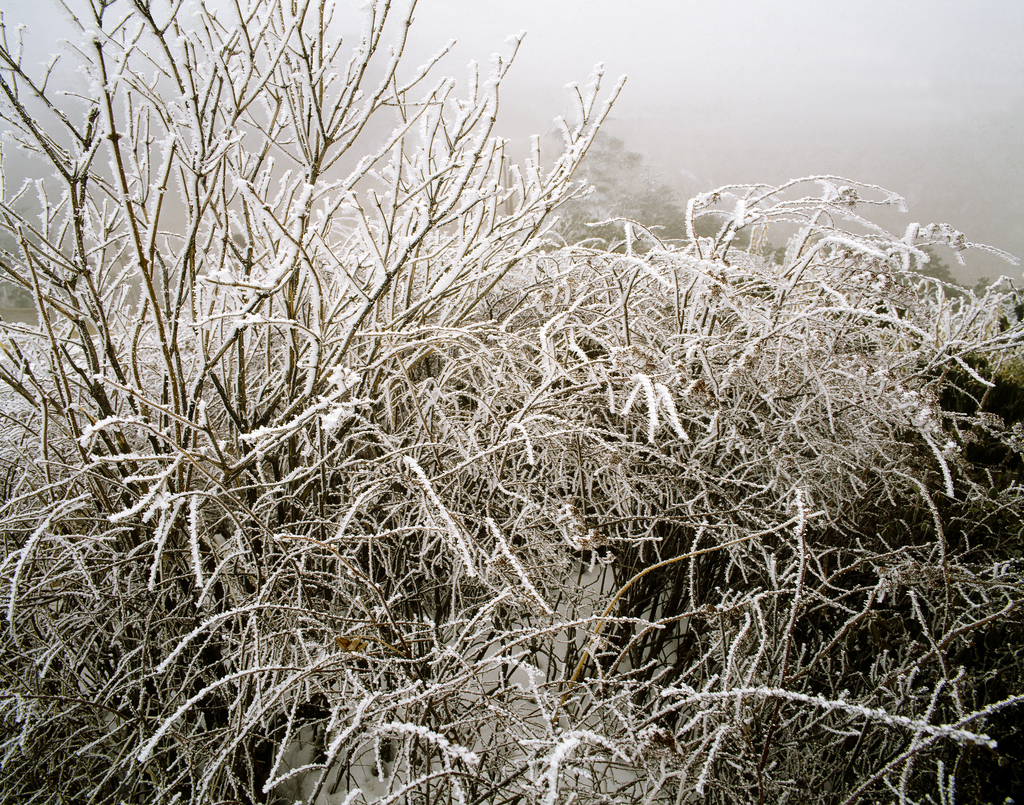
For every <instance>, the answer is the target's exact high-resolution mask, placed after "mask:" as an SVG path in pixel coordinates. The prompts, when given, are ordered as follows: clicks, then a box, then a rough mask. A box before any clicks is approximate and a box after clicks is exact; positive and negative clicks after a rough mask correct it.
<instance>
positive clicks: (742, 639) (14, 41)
mask: <svg viewBox="0 0 1024 805" xmlns="http://www.w3.org/2000/svg"><path fill="white" fill-rule="evenodd" d="M411 15H412V10H410V11H409V12H408V13H407V14H406V15H404V16H402V17H401V18H399V19H394V13H393V12H392V10H391V4H390V3H388V2H376V3H372V4H370V5H369V6H368V7H367V9H366V25H365V28H364V30H363V32H362V34H361V37H360V38H359V39H358V41H357V42H356V43H355V46H354V47H353V48H351V50H349V49H348V47H347V46H346V47H344V48H343V46H342V45H341V44H338V39H337V37H336V36H334V35H329V32H330V31H331V30H332V17H331V6H330V5H329V4H327V3H323V4H316V3H314V2H309V3H303V2H301V0H300V2H252V3H236V4H233V5H230V6H229V5H224V6H223V7H221V6H218V7H217V8H216V9H215V8H213V7H212V6H205V5H203V4H173V5H172V6H171V7H169V8H165V7H154V6H151V5H146V4H145V3H143V2H142V0H137V2H135V3H127V2H115V3H103V4H99V3H96V4H93V5H91V6H89V7H88V8H87V9H85V10H84V11H83V12H82V13H81V15H80V16H79V17H78V18H77V24H78V26H79V30H80V34H81V35H80V39H79V41H78V42H77V44H76V46H75V48H74V55H75V58H77V60H78V66H79V67H80V69H81V72H82V73H83V74H84V75H85V76H86V77H87V79H88V81H87V83H86V85H85V88H84V89H83V90H82V91H81V92H78V93H76V94H75V96H74V97H67V96H64V95H61V94H60V93H59V92H57V91H56V90H55V88H54V87H53V86H52V82H50V81H48V80H47V74H45V73H44V74H42V75H36V74H34V73H33V71H32V70H31V69H29V67H28V65H26V64H25V63H24V61H23V59H22V56H21V50H20V44H19V39H18V37H20V35H21V34H20V31H15V30H12V29H10V28H7V27H5V28H4V29H3V40H2V43H0V91H2V96H3V105H2V115H3V119H4V121H5V123H6V125H7V126H8V127H9V128H10V129H11V134H10V135H9V139H8V147H11V146H12V145H13V146H15V147H18V148H23V149H28V150H29V151H32V152H34V153H35V154H36V155H37V156H38V157H40V158H42V159H43V160H44V161H45V162H46V163H47V164H48V165H49V166H50V169H51V173H52V175H50V176H47V177H45V178H43V179H41V180H38V181H29V182H25V183H24V184H21V185H18V184H16V183H12V178H13V177H11V176H10V175H8V176H6V177H5V178H6V185H5V187H4V188H3V192H4V196H3V197H2V198H0V227H2V228H3V230H4V232H5V233H6V237H5V239H4V241H3V242H4V243H5V244H8V243H10V244H16V246H14V245H11V246H9V247H5V249H4V251H3V253H2V254H0V273H2V274H3V279H4V280H5V281H7V282H9V283H11V284H13V285H14V286H16V287H18V288H20V289H21V290H22V292H23V293H26V294H30V295H31V298H32V299H33V300H34V304H35V306H36V311H37V317H38V320H37V323H36V324H35V325H25V324H15V323H3V324H0V350H2V353H0V354H2V357H0V381H2V383H3V385H4V393H3V398H2V404H3V411H2V413H3V421H2V422H3V424H2V428H3V431H4V438H3V443H2V445H0V449H2V451H3V455H2V459H3V472H4V475H3V484H4V486H3V499H2V503H0V518H2V523H3V527H2V529H0V531H2V534H3V550H2V554H0V583H2V587H0V589H2V599H0V600H2V604H3V610H4V612H3V617H4V622H3V629H2V631H0V644H2V654H0V657H2V659H0V712H2V715H3V730H2V733H0V751H2V755H0V757H2V765H0V785H2V787H3V790H4V792H5V794H6V795H7V796H8V797H9V798H11V799H12V800H23V801H38V802H54V803H56V802H66V801H74V802H98V803H111V804H113V803H122V802H139V803H155V802H168V803H170V802H197V803H205V802H245V803H250V802H253V803H254V802H282V803H283V802H294V801H296V800H298V801H302V802H309V803H356V802H372V801H378V802H382V803H398V802H401V803H427V802H436V801H441V800H443V801H456V802H465V803H473V805H482V804H483V803H499V802H531V803H532V802H536V803H557V802H569V801H573V802H578V803H583V802H594V803H597V802H624V803H632V802H651V803H653V802H666V803H667V802H691V801H709V802H721V803H734V802H735V803H740V802H752V801H758V802H777V801H785V800H786V799H787V798H788V799H793V800H796V799H801V798H803V799H807V800H811V801H816V802H836V803H854V802H859V801H884V800H892V801H898V802H928V801H931V802H949V801H952V797H953V794H954V791H955V790H956V784H957V780H958V779H962V778H963V777H964V776H965V769H967V770H969V768H970V767H971V762H972V758H973V757H974V755H973V754H972V753H976V752H977V751H978V747H981V748H984V747H990V748H991V747H993V746H994V744H995V742H994V740H993V738H992V737H991V736H990V735H989V734H988V733H986V729H987V727H988V725H989V724H996V723H997V720H998V718H1000V717H1001V716H1002V715H1004V714H1006V713H1007V712H1013V708H1015V707H1017V706H1018V705H1019V702H1020V700H1021V693H1022V688H1021V685H1020V680H1019V670H1018V671H1017V673H1018V677H1017V678H1011V676H1010V674H1009V672H1006V675H1005V679H1006V683H1005V685H1004V689H1001V690H1000V691H999V695H998V696H997V695H995V694H993V690H994V689H993V688H992V686H991V685H990V684H989V682H987V681H986V680H988V679H989V677H988V676H986V674H988V673H989V671H990V670H991V669H993V668H996V667H997V665H998V668H999V669H1006V668H1008V667H1009V665H1007V664H1004V665H999V664H998V663H997V662H996V660H992V662H989V664H988V665H987V666H984V667H982V666H976V665H971V664H970V662H969V661H968V659H967V658H968V657H969V655H970V653H971V651H972V645H973V641H975V640H986V639H987V638H988V636H989V635H991V634H994V633H995V632H994V631H993V630H996V629H1003V630H1006V629H1008V628H1010V625H1012V623H1013V622H1014V621H1013V618H1014V616H1015V613H1017V612H1018V608H1019V606H1020V600H1021V589H1022V586H1021V565H1020V562H1019V559H1015V558H1014V557H1013V554H1012V550H1011V547H1012V543H1013V540H1014V539H1016V540H1017V541H1018V543H1017V544H1019V538H1020V513H1021V509H1022V504H1024V500H1022V495H1021V489H1020V487H1019V486H1018V485H1016V484H1015V483H1012V482H1011V483H1009V484H1004V485H1003V490H1002V493H1001V494H1000V495H998V496H996V495H993V494H991V493H990V492H991V489H992V487H993V483H994V481H993V478H992V474H991V472H988V475H986V470H985V468H983V467H980V465H978V464H977V462H972V461H971V460H969V459H968V457H967V455H966V447H968V446H969V445H970V444H972V443H976V442H978V441H979V440H982V439H984V440H987V442H986V443H987V444H990V445H993V446H994V448H993V449H995V448H996V447H997V448H998V449H1000V450H1002V451H1003V452H1002V455H1003V456H1004V458H1005V460H1006V461H1007V462H1012V461H1016V460H1017V459H1016V458H1015V457H1016V456H1017V454H1018V450H1019V449H1020V448H1021V445H1022V443H1024V437H1022V436H1021V433H1020V432H1019V428H1017V429H1014V428H1013V427H1012V424H1013V423H1009V422H1004V421H1001V420H999V419H998V417H996V416H995V415H994V413H993V412H992V411H991V410H990V409H989V408H988V407H987V406H988V390H990V389H992V388H994V387H996V385H997V384H998V383H999V382H1001V381H1000V378H1002V377H1005V376H1007V373H1008V372H1009V368H1012V367H1013V366H1015V365H1017V364H1016V363H1015V361H1019V358H1018V357H1017V355H1018V350H1019V342H1020V338H1021V326H1020V325H1019V323H1015V322H1014V321H1013V320H1014V319H1015V316H1014V315H1013V310H1012V303H1013V302H1014V300H1015V297H1013V295H1012V292H1003V291H1000V290H999V289H998V288H992V289H991V290H989V291H988V292H987V294H986V296H985V297H984V298H978V297H976V296H975V295H974V294H971V293H965V294H964V295H963V296H962V297H961V298H959V299H956V300H949V299H948V298H946V296H945V295H944V294H943V289H942V286H941V283H939V284H936V283H932V282H930V281H929V280H927V279H926V278H922V277H920V276H919V275H917V274H915V273H914V271H913V268H914V267H915V266H916V265H918V263H919V261H921V260H922V259H923V256H924V252H923V251H922V249H923V248H924V247H925V246H941V245H945V246H949V247H952V248H953V249H954V250H956V253H957V254H959V252H960V251H962V250H963V249H966V248H967V247H968V246H970V245H971V244H968V243H967V242H966V241H965V240H964V238H963V236H962V235H960V234H959V233H958V232H955V231H954V230H952V229H951V228H949V227H946V226H931V227H922V226H917V225H913V226H911V227H910V228H909V229H908V230H907V231H906V232H905V233H904V234H902V235H892V234H890V233H888V232H886V231H884V230H883V229H881V228H880V227H878V226H875V225H874V224H872V223H871V222H870V215H869V212H870V210H871V209H872V207H873V206H878V205H892V204H899V203H900V200H899V199H898V197H896V196H895V195H893V194H891V193H887V192H885V191H882V190H880V189H879V188H874V187H870V186H865V185H858V184H855V183H852V182H847V181H842V180H837V179H834V178H832V177H814V178H812V179H808V180H803V181H798V182H793V183H790V184H788V185H785V186H782V187H766V186H747V187H730V188H722V189H721V190H719V191H716V192H715V193H711V194H706V195H704V196H700V197H698V198H696V199H694V200H692V201H691V202H690V204H689V206H688V208H687V211H686V215H685V224H686V233H687V238H686V240H685V242H684V243H683V244H682V245H681V246H667V245H666V244H665V243H664V242H662V241H661V240H659V238H658V237H657V233H656V232H651V231H648V230H646V229H644V228H643V227H642V226H641V225H640V224H641V223H642V222H640V223H630V222H626V223H624V224H623V225H622V233H623V234H622V240H623V244H624V245H623V251H622V252H621V253H608V252H602V251H593V250H585V249H579V248H577V249H574V250H561V251H553V250H552V248H551V246H550V244H549V243H548V241H547V240H546V237H545V234H546V231H547V229H546V228H547V227H548V226H550V224H551V221H552V218H553V216H552V213H553V212H554V211H555V210H556V209H557V208H558V207H559V205H561V204H562V203H563V202H566V201H567V200H569V199H571V198H572V197H573V194H574V193H576V192H577V190H578V188H577V186H576V185H575V184H574V181H573V176H574V173H575V171H576V169H577V167H578V165H579V163H580V160H581V159H582V158H583V157H584V156H585V154H586V152H587V149H588V148H589V146H590V144H591V142H592V141H593V137H594V136H595V133H596V131H597V128H598V126H599V125H600V123H601V121H602V120H603V119H604V117H605V115H606V113H607V110H608V108H609V104H610V103H611V101H612V100H613V99H614V97H615V95H616V94H617V92H618V86H616V87H615V88H613V89H612V90H611V91H610V92H608V93H606V95H607V97H606V98H604V99H603V100H602V97H601V76H600V75H599V74H598V75H596V76H595V77H594V79H593V80H592V82H591V84H590V85H589V87H588V88H587V90H586V91H584V92H581V93H580V94H579V97H578V100H579V105H580V108H579V110H578V113H577V117H576V120H577V122H576V123H574V124H572V125H570V124H565V123H562V126H561V127H562V132H563V141H562V149H561V151H560V152H559V153H556V154H554V155H552V158H551V159H550V161H549V162H547V163H545V162H544V161H543V160H542V155H541V153H540V146H539V140H537V141H535V144H534V149H533V152H532V154H531V156H530V157H529V158H527V159H526V160H525V161H524V162H523V164H521V165H516V164H511V162H510V160H509V159H508V157H507V156H506V154H505V141H504V140H502V139H500V138H499V137H497V136H495V134H494V131H493V127H494V123H495V117H496V112H497V104H498V97H499V88H500V86H501V82H502V80H503V78H504V77H505V75H506V71H507V70H508V68H509V64H510V61H511V56H512V55H514V52H515V49H516V48H517V47H518V40H513V41H512V42H511V43H510V45H509V47H510V54H509V55H508V56H505V57H498V56H496V57H494V58H493V59H492V61H491V64H490V67H489V68H488V71H485V72H483V73H481V72H480V71H479V70H478V69H477V68H476V67H475V66H473V67H471V68H470V76H469V81H468V83H467V90H466V93H465V96H464V97H463V96H459V95H457V94H456V91H455V84H454V82H453V81H452V80H450V79H447V78H441V79H435V78H433V77H432V75H433V68H434V67H435V66H436V60H435V61H433V62H431V63H430V64H428V65H426V66H424V67H422V68H419V69H415V70H411V71H408V70H407V69H406V68H405V67H404V66H403V63H402V52H403V48H404V43H405V41H406V34H407V31H408V28H409V25H410V24H411V21H412V16H411ZM438 58H440V57H438ZM381 131H390V134H386V135H381V134H380V132H381ZM26 210H28V211H26ZM702 221H704V222H705V223H704V224H702V223H701V222H702ZM707 222H713V223H714V226H711V227H710V228H708V226H707ZM707 231H716V232H718V234H717V236H715V237H701V236H700V235H701V233H702V232H707ZM778 232H782V233H787V234H789V233H792V232H796V234H795V235H794V236H793V237H792V238H791V239H790V242H789V247H788V249H787V251H786V256H785V259H784V260H783V261H782V262H781V263H779V262H777V261H775V260H774V259H771V260H770V259H766V258H765V256H764V255H763V254H762V251H763V250H759V249H761V247H759V245H758V244H761V245H762V246H763V244H764V243H766V242H768V241H767V239H768V237H769V236H770V235H771V234H778ZM747 233H750V234H749V237H747ZM776 242H778V240H776ZM741 243H742V244H748V245H744V246H742V247H740V246H739V244H741ZM950 395H953V396H956V395H959V396H956V400H957V401H958V402H957V405H955V406H954V405H952V404H946V403H944V402H943V401H944V400H951V399H953V397H952V396H950ZM1007 466H1009V465H1007ZM1008 542H1009V543H1010V544H1011V547H1008V544H1007V543H1008ZM997 659H998V661H999V662H1004V660H1005V659H1006V655H1005V653H1003V654H999V655H998V658H997ZM986 669H988V670H986ZM986 751H987V750H986Z"/></svg>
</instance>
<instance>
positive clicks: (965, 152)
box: [4, 0, 1024, 284]
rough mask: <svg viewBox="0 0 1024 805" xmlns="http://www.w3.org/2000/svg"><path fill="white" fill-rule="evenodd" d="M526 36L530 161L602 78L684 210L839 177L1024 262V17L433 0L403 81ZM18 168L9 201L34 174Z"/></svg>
mask: <svg viewBox="0 0 1024 805" xmlns="http://www.w3.org/2000/svg"><path fill="white" fill-rule="evenodd" d="M4 5H5V6H6V8H5V10H4V15H5V19H6V21H7V23H8V24H11V23H14V22H24V23H25V24H26V25H27V26H28V30H27V32H26V42H28V43H30V50H29V51H28V52H29V53H30V54H31V56H32V58H36V59H38V61H40V62H42V60H43V59H44V58H45V56H46V54H47V52H54V51H58V50H67V45H66V44H65V45H61V44H60V42H59V40H61V39H62V38H68V39H71V40H76V39H77V38H78V36H79V35H77V34H75V33H74V32H73V29H72V27H71V26H70V25H69V24H68V23H66V22H65V21H64V20H65V18H66V16H67V14H66V12H65V11H63V10H62V9H61V8H60V7H59V5H58V4H57V3H56V2H55V0H32V1H31V2H28V1H27V0H13V2H12V0H6V2H5V4H4ZM362 5H363V4H361V3H357V2H348V1H347V0H342V1H341V2H339V4H338V21H337V30H338V35H341V36H342V37H343V38H349V39H350V41H353V43H354V36H353V34H355V33H356V32H357V31H358V30H359V28H360V24H359V20H360V18H361V15H362V10H361V8H362ZM405 5H407V0H401V1H400V2H396V6H399V7H404V6H405ZM524 30H525V31H526V32H527V33H526V36H525V38H524V39H523V42H522V45H521V47H520V49H519V53H518V56H517V58H516V62H515V64H514V65H513V68H512V71H511V72H510V74H509V76H508V78H507V80H506V83H505V84H504V85H503V91H502V92H503V94H502V100H501V108H500V112H499V118H498V125H497V132H498V133H499V134H500V135H501V136H505V137H508V138H509V139H510V140H511V141H512V142H511V145H512V149H511V150H512V153H513V154H514V155H515V156H517V157H519V158H521V157H522V156H525V154H526V147H527V144H528V141H529V136H530V135H531V134H534V133H536V134H541V135H544V134H546V133H548V132H551V131H552V130H553V128H554V126H553V120H554V118H555V117H557V116H558V115H567V116H568V115H569V112H570V109H571V104H570V100H569V98H570V96H569V93H568V92H567V90H566V89H565V86H566V84H568V83H570V82H577V83H579V85H580V86H581V87H582V86H584V85H585V84H586V83H587V80H588V78H589V76H590V74H591V73H592V71H593V69H594V67H595V65H597V64H598V63H603V65H604V69H605V84H604V86H605V89H606V90H607V89H610V88H611V87H612V85H613V84H614V83H615V81H616V80H617V78H618V77H619V76H620V75H626V76H628V80H627V83H626V87H625V90H624V91H623V93H622V95H621V96H620V98H619V100H618V102H617V103H616V105H615V108H614V110H613V112H612V117H611V119H610V121H609V122H608V124H607V125H606V128H605V135H606V136H613V137H616V138H619V139H621V140H622V141H623V147H624V148H625V149H627V150H628V151H631V152H639V153H641V154H643V156H644V158H645V161H646V170H649V171H650V172H651V173H653V174H654V175H655V176H656V178H657V180H658V181H659V182H660V183H663V184H664V185H666V186H668V187H670V188H672V189H673V190H674V191H676V192H677V193H678V198H677V199H676V201H677V203H679V204H683V203H684V202H685V200H686V198H688V197H689V196H690V195H692V194H694V193H697V192H702V191H705V190H710V189H713V188H715V187H718V186H721V185H724V184H730V183H754V182H765V183H770V184H777V183H781V182H783V181H785V180H787V179H791V178H796V177H799V176H807V175H811V174H825V173H827V174H835V175H839V176H844V177H846V178H849V179H853V180H856V181H861V182H867V183H872V184H878V185H881V186H883V187H886V188H888V189H891V190H894V191H896V192H898V193H900V194H901V195H903V196H905V197H906V199H907V204H908V207H909V213H908V214H906V215H902V216H899V217H898V218H897V217H887V218H886V219H885V220H884V221H883V223H885V224H886V225H887V226H890V227H892V228H893V230H894V231H897V232H899V231H902V230H903V229H904V228H905V227H906V225H907V224H909V223H910V222H911V221H920V222H922V223H930V222H945V223H949V224H951V225H952V226H954V227H956V228H957V229H960V230H962V231H964V232H965V233H966V235H967V237H968V240H971V241H974V242H979V243H985V244H988V245H991V246H996V247H998V248H1001V249H1004V250H1006V251H1009V252H1011V253H1013V254H1015V255H1017V256H1018V257H1021V256H1024V226H1022V220H1024V158H1022V157H1024V45H1022V43H1024V3H1021V2H1020V0H973V2H971V3H965V2H961V1H960V0H911V1H910V2H892V0H832V2H829V3H828V4H824V3H819V2H814V1H813V0H783V1H782V2H773V3H764V2H759V1H758V0H719V1H718V2H706V0H631V1H630V2H626V1H625V0H515V2H511V0H420V2H419V4H418V6H417V11H416V22H415V24H414V25H413V27H412V30H411V33H410V40H409V43H408V54H407V58H406V60H405V64H406V69H407V70H409V71H410V72H411V70H412V66H413V64H414V63H415V64H419V63H420V62H423V61H426V59H427V58H428V57H429V56H430V55H432V54H433V53H436V52H437V51H438V50H439V49H440V48H441V47H442V46H443V45H444V43H445V42H447V41H448V40H450V39H455V40H457V44H456V45H455V46H454V47H453V49H452V51H451V52H450V53H449V54H448V55H447V56H446V57H445V58H444V59H443V61H442V62H441V64H440V65H439V67H438V68H437V69H438V71H439V74H440V73H444V74H449V75H453V76H454V77H456V78H458V79H460V80H461V81H463V82H464V80H465V77H466V74H467V70H466V65H467V63H468V62H469V61H470V60H475V61H477V62H479V63H480V64H481V68H482V70H483V71H484V72H486V68H487V63H488V59H489V58H490V55H491V54H492V53H495V52H497V53H502V54H508V53H509V52H510V51H511V46H510V45H509V44H508V43H507V41H506V40H507V39H508V38H509V36H510V35H515V34H518V33H520V32H521V31H524ZM393 33H394V34H395V35H397V29H396V30H395V31H394V32H393ZM43 43H47V44H46V45H44V44H43ZM551 147H553V144H552V146H551ZM5 150H7V151H9V150H10V149H5ZM9 156H10V155H9V154H8V157H9ZM5 162H6V163H7V164H6V165H5V173H6V174H7V184H8V187H10V186H11V185H12V179H14V178H15V177H14V176H13V175H12V171H14V170H15V169H16V166H17V161H16V160H13V161H12V160H11V159H10V158H8V159H6V160H5ZM965 257H966V259H967V266H966V267H960V266H957V265H956V264H955V261H954V260H953V259H952V258H951V256H950V255H948V254H947V255H942V259H945V260H946V262H948V263H949V264H950V265H951V267H952V268H953V270H954V272H955V273H956V275H957V277H958V279H960V280H961V281H963V282H965V283H968V284H971V283H973V282H974V281H976V280H977V279H978V277H980V276H982V275H987V276H990V277H992V278H995V277H998V276H999V275H1001V274H1007V275H1009V276H1011V277H1013V278H1019V277H1020V274H1021V270H1020V268H1018V267H1014V266H1011V265H1009V264H1007V263H1005V262H1003V261H1001V260H999V259H998V258H995V257H993V256H991V255H988V254H985V253H982V252H977V251H973V252H968V253H967V254H966V255H965Z"/></svg>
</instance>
